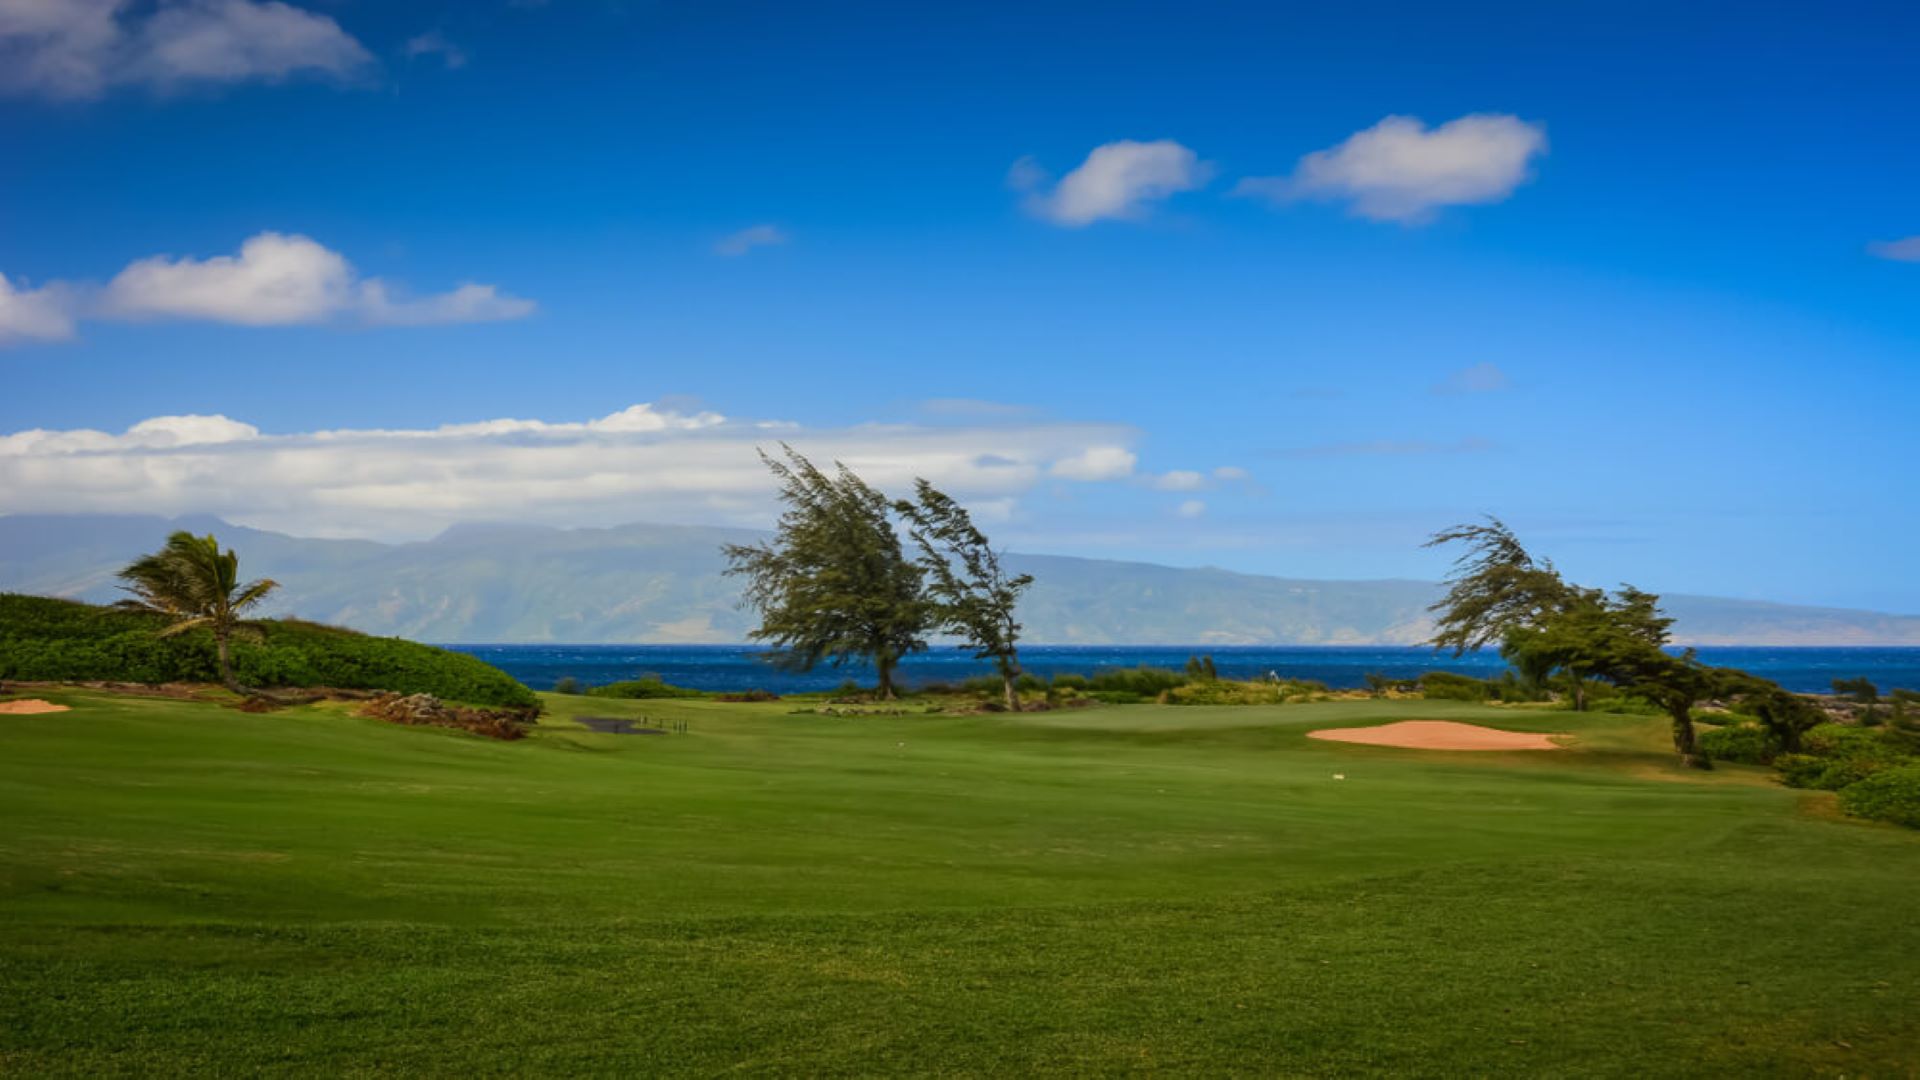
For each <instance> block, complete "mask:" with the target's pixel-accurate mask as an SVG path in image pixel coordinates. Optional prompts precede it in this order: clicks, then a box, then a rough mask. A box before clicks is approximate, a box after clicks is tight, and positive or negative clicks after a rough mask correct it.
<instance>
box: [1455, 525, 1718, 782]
mask: <svg viewBox="0 0 1920 1080" xmlns="http://www.w3.org/2000/svg"><path fill="white" fill-rule="evenodd" d="M1452 543H1464V544H1466V545H1467V552H1466V553H1465V554H1464V555H1462V556H1461V557H1460V558H1459V559H1458V560H1457V561H1456V562H1455V563H1454V573H1453V575H1452V576H1451V577H1450V578H1449V579H1448V586H1449V587H1448V590H1447V595H1446V596H1445V597H1444V598H1443V599H1442V600H1441V601H1440V602H1439V603H1437V604H1435V605H1434V606H1433V609H1432V610H1433V611H1434V612H1435V613H1436V614H1437V615H1438V616H1439V617H1438V619H1437V620H1436V631H1435V634H1434V637H1433V644H1434V647H1435V648H1442V649H1444V648H1451V649H1453V650H1454V655H1456V656H1458V655H1460V654H1461V653H1463V652H1467V651H1470V650H1475V649H1479V648H1481V647H1483V646H1485V645H1488V644H1491V643H1493V642H1498V643H1499V644H1500V652H1501V655H1502V656H1504V657H1506V658H1507V660H1508V661H1509V662H1511V663H1512V664H1513V665H1514V666H1515V667H1517V668H1519V669H1520V670H1521V671H1523V672H1526V673H1527V674H1528V676H1529V677H1532V678H1544V677H1545V676H1547V675H1549V674H1551V673H1554V672H1560V673H1562V674H1564V675H1566V676H1568V677H1569V678H1571V679H1572V680H1573V684H1574V687H1575V692H1576V694H1578V693H1580V687H1581V685H1582V681H1583V680H1585V679H1589V678H1592V679H1599V680H1601V681H1604V682H1607V683H1611V684H1613V685H1614V686H1617V687H1620V688H1621V689H1623V690H1626V691H1628V692H1630V693H1633V694H1637V695H1638V696H1640V697H1642V698H1645V699H1646V700H1648V701H1651V702H1653V703H1655V704H1657V705H1659V706H1660V707H1661V708H1662V709H1663V710H1665V711H1666V713H1667V716H1668V718H1669V720H1670V721H1671V722H1672V727H1673V747H1674V749H1675V750H1676V751H1677V752H1678V753H1679V754H1680V759H1681V761H1683V762H1684V763H1686V764H1687V765H1690V766H1693V767H1696V768H1711V767H1712V763H1711V762H1709V761H1708V760H1707V759H1706V758H1704V757H1702V756H1701V755H1700V754H1699V753H1698V752H1697V751H1696V749H1695V745H1694V729H1693V707H1694V706H1695V705H1696V704H1698V703H1699V702H1700V701H1702V700H1705V699H1708V698H1712V697H1718V696H1725V695H1727V694H1730V693H1736V692H1739V691H1740V690H1741V689H1742V688H1744V687H1751V686H1752V685H1753V684H1754V683H1755V679H1754V677H1753V676H1750V675H1746V674H1744V673H1742V672H1737V671H1733V670H1731V669H1727V668H1715V667H1708V666H1707V665H1705V664H1702V663H1700V661H1699V660H1698V659H1697V658H1696V657H1695V656H1694V654H1693V652H1692V651H1691V650H1688V651H1687V652H1686V653H1683V654H1681V655H1677V656H1676V655H1674V654H1673V653H1671V652H1668V651H1667V645H1668V644H1669V634H1668V631H1669V628H1670V627H1671V626H1672V625H1673V620H1672V619H1669V618H1667V617H1666V616H1665V615H1663V614H1662V613H1661V611H1660V598H1659V597H1658V596H1655V595H1654V594H1652V593H1648V592H1642V591H1640V590H1639V589H1636V588H1634V587H1633V586H1631V585H1624V586H1622V587H1621V588H1620V589H1619V590H1618V591H1616V592H1614V593H1612V594H1608V593H1606V592H1604V591H1602V590H1599V589H1586V588H1581V587H1578V586H1574V585H1569V584H1567V582H1566V581H1564V580H1562V578H1561V577H1560V574H1559V572H1558V571H1557V570H1555V569H1554V568H1553V564H1552V563H1551V562H1545V561H1536V560H1535V559H1534V558H1533V557H1532V556H1531V555H1529V554H1528V553H1527V550H1526V548H1524V547H1522V546H1521V544H1520V541H1519V540H1518V539H1517V538H1516V537H1515V536H1514V535H1513V532H1512V530H1510V529H1508V528H1507V527H1506V525H1505V524H1503V523H1502V522H1501V521H1500V520H1499V519H1498V518H1491V517H1490V518H1488V519H1487V520H1486V523H1485V524H1481V525H1459V526H1455V527H1454V528H1451V529H1447V530H1444V531H1442V532H1439V533H1436V534H1434V536H1433V539H1431V540H1429V541H1428V542H1427V546H1428V547H1434V546H1436V545H1442V544H1452Z"/></svg>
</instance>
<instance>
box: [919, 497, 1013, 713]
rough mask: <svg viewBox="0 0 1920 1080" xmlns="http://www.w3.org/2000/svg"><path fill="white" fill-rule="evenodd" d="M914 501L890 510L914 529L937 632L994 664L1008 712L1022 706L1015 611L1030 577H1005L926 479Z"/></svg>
mask: <svg viewBox="0 0 1920 1080" xmlns="http://www.w3.org/2000/svg"><path fill="white" fill-rule="evenodd" d="M914 495H915V501H914V502H908V501H906V500H904V499H902V500H901V501H899V502H896V503H894V510H895V511H896V512H898V513H899V514H900V516H901V517H903V518H905V519H907V521H908V522H909V523H910V524H911V526H912V531H913V540H914V543H915V544H917V545H918V546H919V548H920V566H921V568H922V569H924V570H925V571H926V574H927V580H928V590H927V591H928V593H929V594H930V595H931V596H932V598H933V602H934V605H935V609H934V610H935V618H936V619H937V620H938V625H939V627H940V629H942V630H945V631H946V632H948V633H950V634H953V635H954V636H955V637H958V638H960V639H961V640H962V641H964V642H965V643H966V644H967V645H969V646H971V647H972V648H973V650H974V652H973V655H974V658H975V659H977V660H992V661H993V665H994V669H995V670H996V671H998V672H999V674H1000V688H1001V693H1002V695H1003V697H1004V698H1005V701H1006V706H1007V708H1009V709H1018V708H1019V707H1020V695H1019V691H1018V689H1017V688H1016V685H1015V684H1016V683H1017V682H1018V681H1019V678H1020V653H1019V649H1018V647H1017V645H1018V642H1019V640H1020V623H1019V622H1018V620H1016V619H1015V618H1014V606H1015V605H1017V604H1018V603H1019V602H1020V594H1021V593H1023V592H1025V591H1026V590H1027V586H1029V585H1032V584H1033V575H1031V574H1008V573H1007V572H1006V570H1005V569H1004V568H1003V567H1002V566H1001V565H1000V553H999V552H997V551H995V550H994V549H993V545H992V544H990V543H988V542H987V537H986V534H984V533H982V532H981V531H980V530H979V528H978V527H976V526H975V525H974V523H973V517H972V515H970V514H968V513H967V509H966V507H964V506H961V505H960V504H959V503H957V502H955V501H953V499H951V498H949V497H948V496H947V495H946V494H945V493H944V492H941V491H940V490H939V489H937V488H935V487H934V486H933V485H932V484H929V483H927V482H926V481H925V480H915V481H914Z"/></svg>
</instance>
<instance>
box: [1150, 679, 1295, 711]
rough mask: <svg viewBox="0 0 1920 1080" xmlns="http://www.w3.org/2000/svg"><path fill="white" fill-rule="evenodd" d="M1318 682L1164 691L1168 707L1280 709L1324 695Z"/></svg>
mask: <svg viewBox="0 0 1920 1080" xmlns="http://www.w3.org/2000/svg"><path fill="white" fill-rule="evenodd" d="M1326 689H1327V686H1326V684H1325V683H1320V682H1232V681H1228V680H1225V679H1216V680H1213V681H1209V682H1197V683H1188V684H1187V685H1185V686H1178V687H1175V688H1173V689H1172V690H1169V691H1167V697H1166V700H1167V704H1169V705H1284V704H1286V703H1287V702H1288V701H1296V700H1304V699H1306V698H1310V697H1312V696H1313V695H1314V694H1320V693H1325V692H1326Z"/></svg>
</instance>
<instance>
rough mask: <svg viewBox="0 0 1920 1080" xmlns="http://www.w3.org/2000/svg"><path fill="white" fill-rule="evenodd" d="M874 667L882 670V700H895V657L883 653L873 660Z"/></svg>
mask: <svg viewBox="0 0 1920 1080" xmlns="http://www.w3.org/2000/svg"><path fill="white" fill-rule="evenodd" d="M873 666H874V667H877V668H879V669H880V700H881V701H892V700H893V657H892V656H891V655H890V654H888V653H881V654H880V655H878V656H876V657H874V658H873Z"/></svg>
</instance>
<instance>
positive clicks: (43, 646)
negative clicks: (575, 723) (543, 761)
mask: <svg viewBox="0 0 1920 1080" xmlns="http://www.w3.org/2000/svg"><path fill="white" fill-rule="evenodd" d="M167 624H168V620H167V619H165V618H164V617H161V616H158V615H151V614H146V613H143V612H137V611H121V610H117V609H114V608H108V607H98V606H95V605H92V604H82V603H77V602H75V601H72V600H57V599H54V598H51V597H45V596H20V595H17V594H8V593H0V679H18V680H47V681H62V682H89V681H100V682H139V683H167V682H214V681H216V680H217V679H218V678H219V668H218V666H217V665H216V663H215V652H214V643H213V635H212V634H211V633H209V632H207V631H205V630H196V631H191V632H189V633H185V634H181V635H179V636H178V637H167V638H163V637H160V636H159V631H160V630H162V629H164V628H165V627H166V626H167ZM257 628H258V629H259V630H260V633H261V639H260V640H259V641H242V642H236V643H235V644H234V646H233V667H234V674H235V675H236V676H237V677H238V678H239V679H240V681H241V682H242V683H244V684H246V685H248V686H262V687H305V686H334V687H344V688H351V689H364V690H395V691H399V692H401V693H408V694H413V693H425V694H436V695H438V696H440V697H443V698H447V699H449V700H453V701H462V702H468V703H472V704H476V705H502V706H509V707H516V708H518V707H526V706H531V705H534V704H537V701H538V699H536V698H535V697H534V696H533V691H531V690H528V689H527V688H526V687H524V686H522V685H520V683H518V682H517V681H515V680H514V679H513V677H512V676H509V675H508V674H507V673H506V672H504V671H501V670H500V669H499V668H496V667H494V666H493V665H491V664H488V663H486V662H484V661H481V660H477V659H475V658H473V657H471V656H467V655H466V654H464V653H456V652H449V651H448V650H446V649H436V648H434V647H432V646H431V645H421V644H418V643H417V642H412V641H402V640H400V639H398V638H382V637H372V636H370V635H367V634H361V633H356V632H355V631H352V630H343V629H340V628H339V627H334V626H322V625H320V624H318V623H310V622H302V621H300V620H296V619H276V620H267V621H264V622H261V623H259V624H257Z"/></svg>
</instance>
